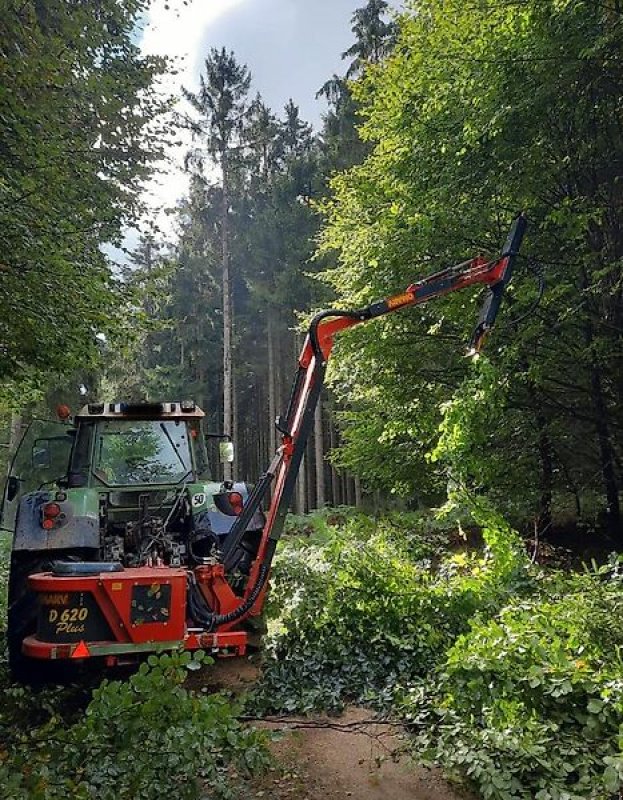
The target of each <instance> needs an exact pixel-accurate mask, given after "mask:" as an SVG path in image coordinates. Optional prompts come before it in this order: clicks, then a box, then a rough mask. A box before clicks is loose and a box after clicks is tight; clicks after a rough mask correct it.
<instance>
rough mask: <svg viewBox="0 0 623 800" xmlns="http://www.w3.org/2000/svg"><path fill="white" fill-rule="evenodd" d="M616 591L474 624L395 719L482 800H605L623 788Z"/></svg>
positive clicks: (605, 586) (596, 591) (622, 665)
mask: <svg viewBox="0 0 623 800" xmlns="http://www.w3.org/2000/svg"><path fill="white" fill-rule="evenodd" d="M622 611H623V587H622V584H621V580H620V579H619V578H617V577H615V578H612V579H611V580H604V576H603V574H602V575H589V576H582V577H574V578H571V577H566V578H559V579H558V581H557V582H556V588H555V591H553V592H552V591H551V590H550V591H549V592H546V594H545V596H543V597H540V598H538V599H535V600H531V601H523V602H520V603H516V604H512V605H509V606H508V607H506V608H504V609H503V610H502V611H501V612H500V613H499V614H498V615H496V616H495V618H493V619H485V618H479V619H477V620H474V621H473V622H472V625H471V630H470V631H469V632H468V633H466V634H464V635H463V636H461V637H459V639H458V640H457V641H456V642H455V644H454V645H453V646H452V647H451V648H450V650H449V651H448V654H447V658H446V661H445V665H444V667H443V669H442V670H441V672H440V674H439V675H438V678H437V680H436V681H434V682H429V683H428V685H427V686H426V687H424V686H423V685H420V686H419V687H415V688H413V689H412V690H411V691H410V692H409V693H408V694H407V696H406V697H405V699H404V705H403V712H404V713H405V714H406V716H407V718H408V719H410V721H411V722H412V724H413V725H414V727H415V729H416V730H417V731H418V734H417V736H416V744H417V747H418V749H419V751H420V753H421V754H423V755H424V756H425V757H427V758H428V759H430V760H432V761H434V762H436V763H440V764H442V765H443V766H444V767H445V768H446V769H447V770H450V771H455V772H458V773H459V774H461V775H462V776H467V778H468V779H469V780H470V781H471V783H472V785H473V786H474V788H476V789H477V790H478V791H479V792H480V794H481V796H482V797H483V798H487V799H489V798H490V799H491V800H520V798H521V800H524V799H525V800H579V798H584V799H585V800H587V799H588V798H590V799H591V800H606V798H608V797H610V796H611V795H612V794H613V793H614V792H617V791H618V789H619V787H620V785H621V783H622V779H623V769H622V768H623V759H622V757H621V745H622V744H623V738H622V735H623V660H622V652H623V649H622V648H623V631H622V628H621V614H622Z"/></svg>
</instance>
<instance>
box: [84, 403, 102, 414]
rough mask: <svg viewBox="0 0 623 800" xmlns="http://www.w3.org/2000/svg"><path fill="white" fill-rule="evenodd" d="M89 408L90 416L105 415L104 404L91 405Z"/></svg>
mask: <svg viewBox="0 0 623 800" xmlns="http://www.w3.org/2000/svg"><path fill="white" fill-rule="evenodd" d="M87 408H88V409H89V414H103V413H104V403H89V405H88V406H87Z"/></svg>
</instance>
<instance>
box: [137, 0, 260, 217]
mask: <svg viewBox="0 0 623 800" xmlns="http://www.w3.org/2000/svg"><path fill="white" fill-rule="evenodd" d="M245 2H247V0H187V2H186V3H184V1H183V0H154V2H153V3H152V6H151V8H150V10H149V14H148V17H147V20H146V24H145V28H144V32H143V36H142V39H141V43H140V44H141V50H142V52H143V53H145V54H146V55H147V54H149V55H158V56H168V57H169V58H172V59H174V60H175V66H176V73H177V74H175V75H166V76H165V77H164V78H163V79H162V80H161V82H160V86H161V90H162V92H163V94H164V95H166V96H169V95H173V96H174V97H178V98H179V102H178V110H184V108H185V106H186V103H185V101H184V100H183V99H182V91H181V89H182V86H183V87H185V88H187V89H191V90H192V89H195V88H196V87H197V86H198V79H199V69H200V65H201V63H202V59H201V53H200V52H199V50H200V47H201V44H202V41H204V40H205V35H206V31H207V30H208V29H209V28H210V26H211V25H212V24H214V22H216V21H217V20H218V19H219V18H221V17H222V16H224V15H225V14H227V13H228V12H230V11H232V10H233V9H234V8H236V7H237V6H240V5H242V4H243V3H245ZM176 138H178V139H179V140H181V141H182V142H183V143H184V144H183V146H182V147H178V148H175V149H174V150H173V151H172V152H171V153H170V155H169V163H167V164H166V165H163V168H162V171H161V172H160V174H158V175H156V176H155V177H154V179H153V180H152V181H151V183H150V185H149V187H148V188H147V192H146V198H145V199H146V202H147V203H148V205H149V206H150V207H151V208H152V209H153V213H154V214H155V215H156V217H157V221H158V223H159V224H160V226H161V227H162V228H164V229H165V230H166V229H167V228H170V223H169V222H168V218H167V217H166V215H164V214H163V213H162V209H163V208H164V207H171V206H173V205H174V204H175V202H176V201H177V200H178V199H179V198H180V197H182V196H183V194H184V193H185V191H186V189H187V187H188V176H187V175H186V174H185V173H184V169H183V163H182V162H183V158H184V154H185V153H186V151H187V150H188V149H189V148H190V147H191V140H190V135H189V134H188V132H187V131H181V132H180V135H179V136H178V137H176Z"/></svg>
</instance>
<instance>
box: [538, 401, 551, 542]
mask: <svg viewBox="0 0 623 800" xmlns="http://www.w3.org/2000/svg"><path fill="white" fill-rule="evenodd" d="M536 424H537V430H538V448H539V462H540V463H539V465H540V470H539V488H540V492H541V497H540V501H539V517H538V521H537V530H538V532H539V534H541V533H544V532H545V531H546V530H548V529H549V528H550V527H551V524H552V487H553V480H554V464H553V461H554V459H553V452H552V443H551V440H550V437H549V433H548V431H547V420H546V419H545V416H544V415H543V414H542V413H541V412H540V411H538V412H537V414H536Z"/></svg>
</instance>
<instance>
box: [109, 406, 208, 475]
mask: <svg viewBox="0 0 623 800" xmlns="http://www.w3.org/2000/svg"><path fill="white" fill-rule="evenodd" d="M93 474H94V475H95V477H96V478H98V479H99V480H101V481H102V482H103V483H105V484H106V485H108V486H132V485H138V484H158V483H180V482H181V481H183V480H184V478H186V477H187V476H189V475H191V474H192V461H191V456H190V447H189V444H188V430H187V428H186V424H185V423H184V422H181V421H171V420H167V421H161V420H132V421H130V420H116V419H115V420H108V421H106V422H103V421H102V422H99V423H98V424H97V430H96V440H95V458H94V462H93Z"/></svg>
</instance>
